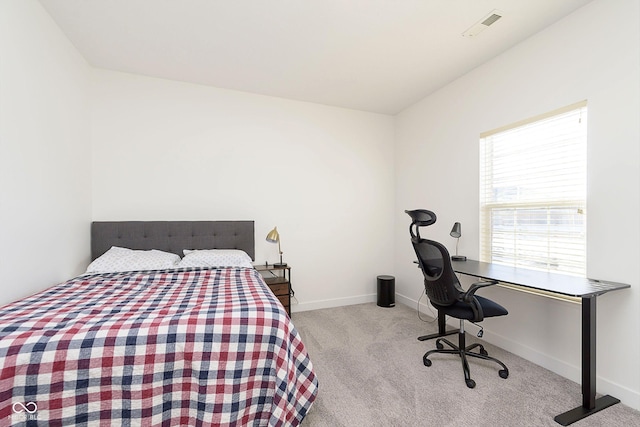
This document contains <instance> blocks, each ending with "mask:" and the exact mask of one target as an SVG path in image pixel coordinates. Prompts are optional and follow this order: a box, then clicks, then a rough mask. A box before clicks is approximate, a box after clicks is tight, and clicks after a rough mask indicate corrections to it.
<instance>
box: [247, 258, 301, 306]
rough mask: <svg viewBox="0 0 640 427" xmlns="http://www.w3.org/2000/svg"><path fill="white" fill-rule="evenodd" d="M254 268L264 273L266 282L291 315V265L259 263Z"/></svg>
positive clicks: (263, 276)
mask: <svg viewBox="0 0 640 427" xmlns="http://www.w3.org/2000/svg"><path fill="white" fill-rule="evenodd" d="M254 268H255V269H256V270H257V271H259V272H260V274H262V278H263V279H264V282H265V283H266V284H267V286H269V289H271V292H273V294H274V295H275V296H276V298H278V300H280V303H281V304H282V305H283V306H284V308H285V310H287V314H288V315H289V316H291V293H292V292H291V267H289V266H287V265H284V266H279V265H273V264H271V265H269V264H258V265H254ZM265 276H266V277H265Z"/></svg>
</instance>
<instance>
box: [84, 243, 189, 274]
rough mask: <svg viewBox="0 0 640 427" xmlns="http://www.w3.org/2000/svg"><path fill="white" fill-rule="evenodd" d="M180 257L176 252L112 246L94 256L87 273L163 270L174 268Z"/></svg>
mask: <svg viewBox="0 0 640 427" xmlns="http://www.w3.org/2000/svg"><path fill="white" fill-rule="evenodd" d="M179 262H180V257H179V256H178V255H176V254H172V253H168V252H163V251H158V250H155V249H152V250H150V251H138V250H133V249H127V248H119V247H117V246H112V247H111V249H109V250H108V251H107V252H105V253H104V254H102V256H100V257H98V258H96V259H95V260H94V261H93V262H92V263H91V264H89V267H87V271H86V272H87V273H109V272H119V271H136V270H164V269H166V268H176V267H177V265H178V263H179Z"/></svg>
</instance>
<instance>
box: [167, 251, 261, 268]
mask: <svg viewBox="0 0 640 427" xmlns="http://www.w3.org/2000/svg"><path fill="white" fill-rule="evenodd" d="M183 252H184V258H182V260H181V261H180V263H179V264H178V267H247V268H253V265H252V264H251V257H250V256H249V255H247V253H246V252H245V251H241V250H239V249H203V250H196V251H193V250H189V249H185V250H184V251H183Z"/></svg>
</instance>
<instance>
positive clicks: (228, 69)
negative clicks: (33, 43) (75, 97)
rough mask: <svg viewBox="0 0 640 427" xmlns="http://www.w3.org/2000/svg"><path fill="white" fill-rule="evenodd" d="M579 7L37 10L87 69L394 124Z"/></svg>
mask: <svg viewBox="0 0 640 427" xmlns="http://www.w3.org/2000/svg"><path fill="white" fill-rule="evenodd" d="M590 1H591V0H517V1H514V0H40V3H41V4H42V5H43V6H44V7H45V9H46V10H47V11H48V12H49V14H50V15H51V16H52V17H53V19H54V20H55V21H56V23H57V24H58V25H59V26H60V28H61V29H62V31H63V32H64V33H65V34H66V35H67V37H68V38H69V39H70V40H71V42H72V43H73V44H74V45H75V46H76V48H77V49H78V50H79V51H80V53H81V54H82V55H83V56H84V57H85V58H86V60H87V61H88V62H89V63H90V64H91V65H92V66H94V67H98V68H105V69H109V70H116V71H123V72H127V73H136V74H142V75H146V76H153V77H159V78H165V79H172V80H178V81H185V82H192V83H197V84H203V85H209V86H215V87H219V88H226V89H233V90H240V91H246V92H252V93H257V94H263V95H269V96H277V97H282V98H289V99H295V100H301V101H308V102H314V103H320V104H326V105H333V106H339V107H345V108H351V109H357V110H364V111H370V112H377V113H384V114H396V113H398V112H400V111H402V110H403V109H405V108H406V107H408V106H410V105H412V104H413V103H415V102H417V101H419V100H420V99H422V98H424V97H425V96H427V95H429V94H430V93H432V92H433V91H435V90H437V89H438V88H440V87H442V86H444V85H446V84H447V83H449V82H451V81H453V80H455V79H456V78H458V77H460V76H462V75H463V74H465V73H467V72H469V71H470V70H472V69H473V68H475V67H477V66H478V65H480V64H482V63H483V62H485V61H487V60H489V59H491V58H492V57H494V56H496V55H498V54H500V53H501V52H503V51H505V50H506V49H508V48H510V47H511V46H513V45H515V44H517V43H519V42H520V41H522V40H524V39H526V38H528V37H530V36H531V35H533V34H535V33H536V32H538V31H540V30H542V29H543V28H545V27H547V26H549V25H551V24H553V23H554V22H556V21H557V20H559V19H561V18H562V17H564V16H566V15H568V14H570V13H571V12H573V11H574V10H576V9H578V8H580V7H582V6H583V5H585V4H587V3H589V2H590ZM494 10H498V11H500V12H501V13H502V14H503V17H502V18H501V19H499V20H498V21H496V22H495V23H494V24H493V25H491V26H490V27H487V28H486V30H485V31H484V32H482V33H481V34H479V35H477V36H475V37H463V36H462V33H463V32H465V30H467V29H468V28H469V27H471V26H473V25H474V24H476V23H478V22H480V21H482V20H483V19H484V18H486V17H487V16H488V15H489V14H490V13H491V12H492V11H494Z"/></svg>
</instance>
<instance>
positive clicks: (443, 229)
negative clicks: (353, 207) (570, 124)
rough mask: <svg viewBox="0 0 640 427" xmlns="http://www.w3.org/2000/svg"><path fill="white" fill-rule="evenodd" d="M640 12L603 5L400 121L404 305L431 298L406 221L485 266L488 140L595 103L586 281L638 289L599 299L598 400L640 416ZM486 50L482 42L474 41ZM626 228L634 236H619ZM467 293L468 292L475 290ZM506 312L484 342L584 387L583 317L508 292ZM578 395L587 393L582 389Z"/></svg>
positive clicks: (600, 1) (622, 0)
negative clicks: (482, 200) (484, 141)
mask: <svg viewBox="0 0 640 427" xmlns="http://www.w3.org/2000/svg"><path fill="white" fill-rule="evenodd" d="M638 16H640V6H639V4H638V2H637V1H635V0H615V1H611V0H606V1H605V0H596V1H594V2H592V3H590V4H588V5H586V6H585V7H584V8H582V9H580V10H578V11H576V12H575V13H573V14H572V15H570V16H568V17H567V18H565V19H563V20H562V21H560V22H558V23H556V24H555V25H553V26H551V27H549V28H548V29H546V30H544V31H542V32H541V33H539V34H537V35H535V36H534V37H532V38H530V39H529V40H527V41H525V42H523V43H521V44H520V45H518V46H516V47H514V48H512V49H511V50H510V51H508V52H506V53H504V54H502V55H500V56H499V57H497V58H495V59H494V60H492V61H489V62H488V63H486V64H484V65H482V66H481V67H478V68H477V69H475V70H474V71H472V72H470V73H469V74H467V75H466V76H464V77H462V78H460V79H458V80H457V81H455V82H453V83H452V84H450V85H448V86H446V87H445V88H443V89H441V90H439V91H438V92H436V93H434V94H432V95H431V96H429V97H427V98H425V99H424V100H422V101H421V102H419V103H418V104H416V105H415V106H413V107H411V108H409V109H407V110H406V111H404V112H403V113H401V114H400V115H399V116H398V117H397V136H396V181H397V183H396V209H395V214H396V217H395V219H396V241H395V244H396V267H395V271H396V277H397V284H396V287H397V292H398V293H399V294H401V296H400V299H402V300H404V301H405V302H407V303H410V304H412V305H413V304H414V301H415V300H417V299H418V297H419V296H420V293H421V291H422V280H421V276H420V274H419V271H417V269H416V268H415V266H414V265H413V264H412V263H411V261H412V260H413V259H414V255H413V254H412V249H411V245H410V244H409V236H408V231H407V229H408V225H409V217H408V216H407V215H406V214H404V213H403V210H404V209H415V208H427V209H431V210H433V211H435V212H436V214H437V215H438V223H436V224H435V225H433V226H432V227H431V229H430V230H429V233H430V236H432V237H434V238H435V239H436V240H440V241H442V242H444V243H445V244H447V245H448V246H449V248H450V250H453V249H454V248H455V242H454V239H453V238H451V237H449V235H448V233H449V231H450V229H451V226H452V224H453V223H454V222H455V221H460V222H461V223H462V227H463V237H462V238H461V240H460V253H461V254H465V255H467V256H469V257H471V258H475V259H477V257H478V252H479V242H478V233H479V218H478V164H479V159H478V151H479V147H478V140H479V134H480V133H481V132H483V131H487V130H491V129H494V128H497V127H500V126H502V125H506V124H509V123H512V122H516V121H518V120H520V119H525V118H528V117H531V116H534V115H537V114H540V113H544V112H547V111H550V110H553V109H555V108H558V107H562V106H565V105H569V104H572V103H574V102H577V101H581V100H583V99H587V100H588V108H589V130H588V132H589V136H588V138H589V139H588V147H589V148H588V150H589V153H588V275H589V276H590V277H594V278H601V279H607V280H614V281H620V282H625V283H629V284H631V285H632V289H630V290H623V291H618V292H614V293H611V294H607V295H604V296H602V297H600V298H598V329H597V334H598V353H597V361H598V363H597V369H598V385H597V387H598V392H602V393H610V394H612V395H614V396H616V397H618V398H621V399H622V400H623V402H624V403H626V404H628V405H630V406H632V407H634V408H636V409H640V368H639V366H640V365H639V364H638V360H640V344H639V340H638V339H637V338H638V337H639V336H640V314H639V311H638V307H640V283H639V282H640V274H639V272H640V271H639V266H638V259H640V249H639V248H640V245H639V244H638V242H639V240H640V228H639V226H640V221H639V219H638V218H639V217H640V205H639V203H640V163H639V160H640V151H639V146H640V144H639V142H640V129H639V127H640V126H639V117H640V77H639V76H640V22H639V20H638ZM474 42H478V43H481V39H478V40H474ZM621 224H624V225H625V227H626V231H625V232H620V231H619V226H620V225H621ZM467 283H468V282H467ZM483 295H485V296H489V297H492V298H495V299H496V300H497V301H499V302H500V303H502V304H504V305H505V306H506V307H507V308H508V309H509V312H510V313H509V319H508V321H505V320H503V319H488V320H487V321H485V322H484V323H485V326H486V330H488V332H489V333H485V337H487V339H488V340H489V341H492V342H494V343H497V344H499V345H500V346H501V347H503V348H505V349H508V350H510V351H513V352H514V353H516V354H519V355H522V356H524V357H526V358H528V359H530V360H533V361H534V362H536V363H539V364H541V365H542V366H545V367H547V368H549V369H551V370H554V371H556V372H558V373H560V374H562V375H565V376H567V377H568V378H571V379H572V380H574V381H576V382H579V381H580V374H579V373H580V322H581V320H580V307H579V305H573V304H571V303H566V302H559V301H554V300H549V299H545V298H541V297H536V296H531V295H527V294H523V293H519V292H514V291H509V290H506V289H500V288H495V289H490V290H487V291H486V292H484V293H483ZM576 390H578V388H576Z"/></svg>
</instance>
